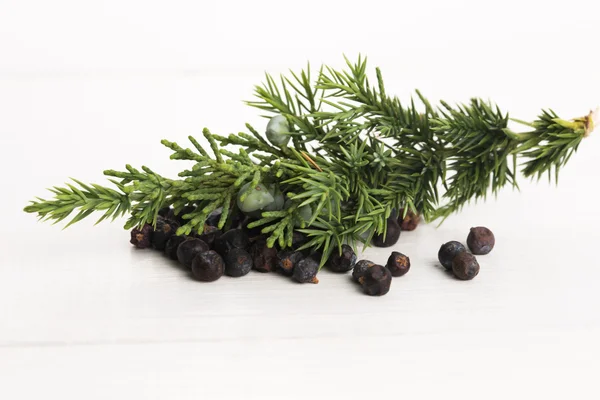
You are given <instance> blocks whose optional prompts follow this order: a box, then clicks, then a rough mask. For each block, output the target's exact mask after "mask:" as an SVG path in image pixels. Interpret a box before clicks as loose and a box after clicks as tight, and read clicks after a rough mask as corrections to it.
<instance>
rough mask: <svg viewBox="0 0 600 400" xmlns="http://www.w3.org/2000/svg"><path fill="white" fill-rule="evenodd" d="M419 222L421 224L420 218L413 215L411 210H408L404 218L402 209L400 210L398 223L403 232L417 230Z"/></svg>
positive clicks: (417, 215)
mask: <svg viewBox="0 0 600 400" xmlns="http://www.w3.org/2000/svg"><path fill="white" fill-rule="evenodd" d="M419 222H421V216H420V215H419V214H415V213H414V212H412V211H411V210H408V212H407V213H406V216H404V209H401V210H400V217H399V218H398V223H399V224H400V228H401V229H402V230H403V231H414V230H415V229H417V226H418V225H419Z"/></svg>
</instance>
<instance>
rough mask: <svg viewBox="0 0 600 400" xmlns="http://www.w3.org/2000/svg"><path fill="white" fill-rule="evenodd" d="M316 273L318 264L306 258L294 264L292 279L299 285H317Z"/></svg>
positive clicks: (312, 259) (310, 258)
mask: <svg viewBox="0 0 600 400" xmlns="http://www.w3.org/2000/svg"><path fill="white" fill-rule="evenodd" d="M318 272H319V263H318V262H317V261H315V259H314V258H312V257H306V258H305V259H303V260H301V261H300V262H298V264H296V266H295V267H294V273H293V274H292V278H294V280H296V281H298V282H300V283H319V280H318V279H317V273H318Z"/></svg>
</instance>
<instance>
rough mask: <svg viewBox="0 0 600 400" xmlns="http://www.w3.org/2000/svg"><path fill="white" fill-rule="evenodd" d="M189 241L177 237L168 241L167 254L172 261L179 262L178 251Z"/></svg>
mask: <svg viewBox="0 0 600 400" xmlns="http://www.w3.org/2000/svg"><path fill="white" fill-rule="evenodd" d="M186 240H187V237H185V236H177V235H173V236H171V237H170V238H169V240H167V244H166V245H165V254H166V256H167V257H169V258H170V259H171V260H175V261H177V249H178V248H179V245H180V244H181V243H183V242H185V241H186Z"/></svg>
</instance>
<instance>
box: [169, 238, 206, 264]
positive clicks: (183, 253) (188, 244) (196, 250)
mask: <svg viewBox="0 0 600 400" xmlns="http://www.w3.org/2000/svg"><path fill="white" fill-rule="evenodd" d="M208 250H210V248H209V247H208V245H207V244H206V243H204V242H203V241H202V240H200V239H197V238H188V239H187V240H186V241H184V242H183V243H181V244H180V245H179V247H178V248H177V259H178V260H179V262H180V263H181V264H182V265H183V266H184V267H186V268H192V261H193V260H194V258H195V257H196V256H197V255H198V254H200V253H204V252H206V251H208Z"/></svg>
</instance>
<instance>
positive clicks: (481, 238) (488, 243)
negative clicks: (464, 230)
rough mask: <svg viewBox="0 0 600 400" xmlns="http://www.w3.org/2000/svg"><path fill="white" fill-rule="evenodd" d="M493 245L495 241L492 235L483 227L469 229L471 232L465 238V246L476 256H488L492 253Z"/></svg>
mask: <svg viewBox="0 0 600 400" xmlns="http://www.w3.org/2000/svg"><path fill="white" fill-rule="evenodd" d="M495 244H496V239H495V238H494V234H493V233H492V231H490V230H489V229H488V228H484V227H483V226H479V227H477V228H471V232H469V236H468V237H467V246H469V249H470V250H471V252H472V253H473V254H476V255H485V254H488V253H489V252H490V251H492V249H493V248H494V245H495Z"/></svg>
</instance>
